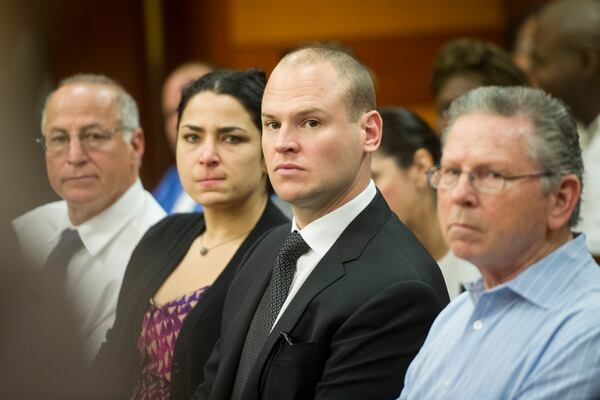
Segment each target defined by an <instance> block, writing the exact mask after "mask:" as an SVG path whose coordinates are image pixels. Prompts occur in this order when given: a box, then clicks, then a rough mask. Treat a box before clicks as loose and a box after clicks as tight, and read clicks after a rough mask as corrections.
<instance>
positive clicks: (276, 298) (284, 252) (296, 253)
mask: <svg viewBox="0 0 600 400" xmlns="http://www.w3.org/2000/svg"><path fill="white" fill-rule="evenodd" d="M309 249H310V247H309V246H308V244H306V242H305V241H304V239H303V238H302V236H301V235H300V234H299V233H298V232H297V231H294V232H291V233H290V234H289V235H288V236H287V238H286V239H285V240H284V242H283V244H282V245H281V248H280V249H279V252H278V253H277V257H276V258H275V265H274V267H273V272H272V274H271V281H270V283H269V286H268V287H267V289H266V291H265V293H264V294H263V297H262V299H261V301H260V303H259V305H258V308H257V310H256V312H255V314H254V318H253V319H252V323H251V324H250V328H249V329H248V333H247V335H246V340H245V342H244V347H243V349H242V354H241V357H240V363H239V367H238V372H237V376H236V380H235V384H234V387H233V393H232V396H231V398H232V399H234V400H237V399H239V398H240V397H241V395H242V391H243V389H244V386H245V385H246V382H247V380H248V376H249V375H250V372H251V370H252V367H253V366H254V362H255V361H256V358H257V357H258V354H259V353H260V351H261V350H262V348H263V346H264V344H265V341H266V340H267V337H268V336H269V334H270V333H271V328H272V327H273V324H274V323H275V320H276V319H277V315H278V314H279V311H280V310H281V307H282V306H283V303H285V300H286V298H287V295H288V293H289V291H290V286H291V284H292V280H293V279H294V274H295V273H296V262H297V261H298V259H299V258H300V257H301V256H302V255H303V254H305V253H306V252H307V251H308V250H309Z"/></svg>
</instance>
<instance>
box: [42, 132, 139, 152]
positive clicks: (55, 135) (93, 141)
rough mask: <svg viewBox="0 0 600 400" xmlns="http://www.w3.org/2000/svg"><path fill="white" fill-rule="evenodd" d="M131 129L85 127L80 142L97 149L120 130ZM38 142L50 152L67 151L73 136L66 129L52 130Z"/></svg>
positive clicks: (89, 147) (89, 148)
mask: <svg viewBox="0 0 600 400" xmlns="http://www.w3.org/2000/svg"><path fill="white" fill-rule="evenodd" d="M121 130H122V131H130V130H131V128H127V127H118V128H112V129H108V128H102V127H89V128H84V129H83V130H82V131H81V132H80V133H79V135H77V137H78V139H79V143H81V146H82V147H83V148H84V149H85V150H86V151H89V150H96V149H100V148H102V147H103V146H106V144H107V143H108V142H110V140H111V139H112V137H113V136H114V135H115V133H117V132H118V131H121ZM35 141H36V142H37V143H39V144H40V146H42V148H43V149H44V150H45V151H47V152H48V153H61V152H63V151H66V150H67V149H68V148H69V146H70V142H71V136H69V134H68V133H67V132H65V131H57V132H52V133H50V134H49V135H47V136H46V135H42V136H40V137H38V138H36V139H35Z"/></svg>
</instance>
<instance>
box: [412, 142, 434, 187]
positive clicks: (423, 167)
mask: <svg viewBox="0 0 600 400" xmlns="http://www.w3.org/2000/svg"><path fill="white" fill-rule="evenodd" d="M432 166H433V156H432V155H431V153H430V152H429V151H428V150H427V149H423V148H421V149H418V150H417V151H415V154H414V155H413V164H412V166H411V179H412V180H413V182H414V183H415V186H416V187H417V188H419V189H423V188H427V189H429V182H428V181H427V174H426V172H427V170H428V169H429V168H430V167H432Z"/></svg>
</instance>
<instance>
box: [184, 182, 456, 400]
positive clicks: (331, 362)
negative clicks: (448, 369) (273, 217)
mask: <svg viewBox="0 0 600 400" xmlns="http://www.w3.org/2000/svg"><path fill="white" fill-rule="evenodd" d="M289 232H290V225H289V224H288V225H284V226H282V227H278V228H275V229H273V230H272V231H271V232H269V233H267V234H266V235H265V236H264V237H263V238H262V239H261V240H259V241H258V242H257V243H256V244H255V247H254V248H253V249H252V250H251V251H249V252H248V255H247V258H246V259H245V261H243V262H242V264H241V265H240V269H239V270H238V273H237V276H236V278H235V279H234V282H233V283H232V285H231V287H230V289H229V292H228V294H227V298H226V301H225V307H224V310H223V318H222V323H221V332H222V335H221V338H220V340H219V342H217V345H216V346H215V349H214V351H213V354H212V355H211V358H210V360H209V362H208V364H207V366H206V368H205V381H204V383H203V384H202V385H200V387H199V388H198V390H197V391H196V394H195V398H196V399H207V398H208V399H223V400H225V399H229V398H230V396H231V393H232V388H233V384H234V381H235V376H236V373H237V368H238V363H239V358H240V354H241V350H242V347H243V344H244V340H245V338H246V333H247V331H248V328H249V326H250V322H251V321H252V318H253V316H254V313H255V311H256V308H257V307H258V303H259V302H260V299H261V297H262V295H263V293H264V291H265V289H266V287H267V285H268V283H269V279H270V276H271V270H272V266H273V265H274V260H275V256H276V254H277V252H278V250H279V248H280V246H281V244H282V242H283V240H284V239H285V237H286V236H287V235H288V234H289ZM448 301H449V299H448V292H447V289H446V286H445V284H444V280H443V278H442V274H441V272H440V269H439V267H438V265H437V264H436V263H435V261H434V260H433V259H432V258H431V257H430V256H429V254H428V253H427V252H426V251H425V249H424V248H423V247H422V246H421V244H420V243H419V242H418V241H417V239H416V238H415V237H414V235H413V234H412V233H411V232H410V231H409V230H408V229H407V228H406V227H405V226H404V225H403V224H402V223H401V222H400V221H399V220H398V218H397V217H396V216H395V215H394V214H393V213H392V212H391V211H390V209H389V207H388V206H387V204H386V203H385V201H384V200H383V197H382V196H381V194H379V193H378V194H377V196H376V197H375V199H374V200H373V201H372V202H371V203H370V204H369V205H368V206H367V208H366V209H365V210H363V212H362V213H361V214H360V215H359V216H357V217H356V218H355V219H354V221H352V222H351V223H350V225H349V226H348V227H347V228H346V230H345V231H344V232H343V233H342V235H341V236H340V237H339V238H338V240H337V241H336V242H335V243H334V245H333V246H332V247H331V249H330V250H329V251H328V252H327V254H326V255H325V256H324V257H323V259H321V261H320V262H319V263H318V264H317V266H316V267H315V269H314V270H313V272H312V273H311V274H310V276H309V277H308V279H307V280H306V281H305V283H304V284H303V285H302V287H301V288H300V290H299V291H298V293H297V294H296V296H295V297H294V298H293V300H292V301H291V303H290V304H289V306H288V308H287V309H286V310H285V312H284V313H283V314H282V316H281V318H280V320H279V321H278V322H277V324H276V325H275V326H274V327H273V330H272V332H271V335H270V336H269V337H268V338H267V342H266V344H265V346H264V348H263V350H262V352H261V353H260V354H259V356H258V359H257V361H256V364H255V366H254V369H253V371H252V372H251V374H250V376H249V378H248V382H247V384H246V387H245V389H244V392H243V395H242V398H243V399H245V400H250V399H273V400H285V399H312V398H319V399H325V398H327V399H391V398H395V397H396V396H398V395H399V393H400V391H401V389H402V386H403V382H404V375H405V373H406V369H407V368H408V365H409V364H410V362H411V360H412V359H413V357H414V356H415V355H416V354H417V352H418V350H419V348H420V347H421V345H422V343H423V341H424V340H425V337H426V335H427V332H428V330H429V327H430V325H431V324H432V322H433V320H434V319H435V317H436V316H437V314H438V313H439V312H440V311H441V310H442V308H444V306H445V305H446V304H447V303H448Z"/></svg>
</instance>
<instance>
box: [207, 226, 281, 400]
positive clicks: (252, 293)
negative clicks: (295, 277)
mask: <svg viewBox="0 0 600 400" xmlns="http://www.w3.org/2000/svg"><path fill="white" fill-rule="evenodd" d="M289 231H290V228H289V224H286V225H284V226H282V227H281V228H278V230H277V231H276V232H277V234H276V235H269V237H267V238H265V240H268V241H269V244H271V243H272V246H271V245H269V246H264V245H263V246H262V250H263V253H261V254H257V252H255V251H253V253H252V256H251V257H250V259H249V260H248V261H249V262H244V263H243V264H242V265H241V266H242V267H243V269H242V270H241V271H239V274H238V275H237V276H236V277H235V278H234V281H233V283H232V287H230V290H229V293H242V296H241V297H240V299H239V300H238V301H236V302H235V304H237V305H239V309H238V310H237V311H236V312H235V314H234V316H233V317H232V318H231V323H230V325H229V326H228V327H227V332H226V334H225V339H226V340H225V341H224V342H223V343H221V349H222V355H221V360H220V361H219V370H220V371H227V374H225V375H223V376H222V377H221V379H222V380H224V382H222V384H221V383H220V384H219V385H218V386H219V387H224V388H228V389H227V390H230V389H231V388H232V387H233V384H234V381H235V377H236V374H237V369H238V364H239V360H240V355H241V352H242V349H243V347H244V342H245V340H246V335H247V333H248V329H249V328H250V323H251V322H252V319H253V318H254V313H255V312H256V309H257V308H258V304H259V303H260V300H261V299H262V296H263V294H264V292H265V290H266V288H267V286H268V284H269V281H270V279H271V273H272V270H273V265H274V263H275V257H276V256H277V252H278V250H279V247H280V245H281V243H282V242H283V240H284V239H285V237H286V236H287V234H288V233H289ZM244 266H245V267H247V268H245V267H244ZM234 285H235V287H234ZM222 334H223V333H222ZM222 337H223V336H222ZM216 386H217V385H215V387H216ZM229 395H231V393H229ZM217 398H219V396H217Z"/></svg>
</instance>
